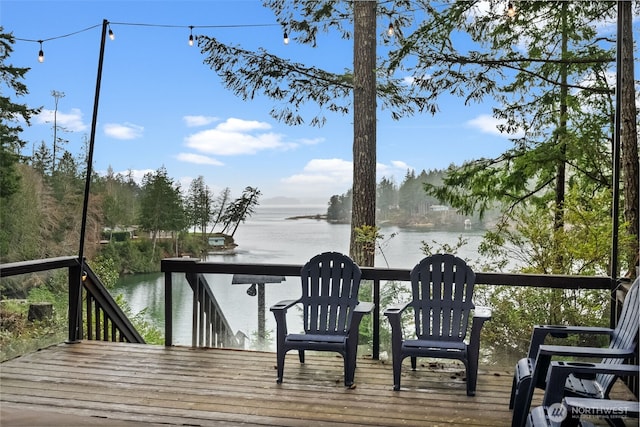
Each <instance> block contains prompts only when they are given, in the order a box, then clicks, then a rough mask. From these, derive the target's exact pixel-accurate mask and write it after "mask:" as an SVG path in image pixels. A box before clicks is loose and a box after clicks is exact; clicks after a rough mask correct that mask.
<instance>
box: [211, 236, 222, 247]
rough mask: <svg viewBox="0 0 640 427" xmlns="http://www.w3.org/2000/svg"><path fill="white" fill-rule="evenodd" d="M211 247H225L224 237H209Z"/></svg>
mask: <svg viewBox="0 0 640 427" xmlns="http://www.w3.org/2000/svg"><path fill="white" fill-rule="evenodd" d="M209 246H214V247H215V246H219V247H222V246H224V236H214V237H209Z"/></svg>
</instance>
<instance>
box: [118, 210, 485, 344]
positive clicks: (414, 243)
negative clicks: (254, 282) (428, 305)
mask: <svg viewBox="0 0 640 427" xmlns="http://www.w3.org/2000/svg"><path fill="white" fill-rule="evenodd" d="M325 212H326V206H268V205H265V206H259V207H258V208H257V210H256V213H255V215H254V216H253V217H251V218H250V219H248V220H247V221H246V222H245V223H244V224H240V227H239V228H238V230H237V232H236V234H235V236H234V238H235V241H236V243H237V244H238V247H237V248H236V251H235V253H234V254H224V255H223V254H220V255H213V254H212V255H210V256H209V258H208V260H209V261H213V262H229V263H234V262H235V263H265V264H304V263H305V262H306V261H307V260H308V259H309V258H311V257H312V256H314V255H316V254H318V253H321V252H324V251H338V252H343V253H348V252H349V232H350V228H349V227H350V226H349V225H348V224H329V223H327V222H326V221H323V220H315V219H296V220H290V219H289V220H288V219H286V218H290V217H294V216H302V215H315V214H323V213H325ZM394 233H395V236H394V237H391V236H392V234H394ZM381 234H383V235H384V237H385V238H384V239H383V241H382V247H383V252H384V257H383V256H382V254H380V253H376V267H382V268H384V267H387V264H386V263H385V258H386V262H388V267H391V268H412V267H413V266H414V265H415V264H417V263H418V262H419V261H420V260H421V259H422V258H423V257H424V254H423V253H422V252H421V250H420V248H421V246H422V243H421V242H422V241H426V242H428V243H429V244H432V246H436V247H437V245H434V244H433V243H432V241H436V242H438V243H439V244H444V243H448V244H451V245H453V244H455V243H456V241H457V240H458V237H459V236H460V235H462V236H463V237H464V238H465V239H468V244H467V245H466V246H464V247H463V248H462V249H461V250H460V251H459V252H458V255H459V256H461V257H463V258H469V259H471V260H475V259H477V258H478V255H477V248H478V244H479V243H480V241H481V236H482V230H479V229H475V230H474V229H471V230H465V229H464V226H463V224H460V226H459V227H458V228H453V229H451V230H448V231H436V230H431V229H413V230H412V229H400V228H397V227H385V228H382V230H381ZM231 278H232V275H209V276H208V277H207V280H208V282H209V284H210V285H211V286H212V288H213V292H214V294H215V296H216V299H217V300H218V302H219V303H220V305H221V306H222V307H223V310H224V314H225V316H226V317H227V320H228V321H229V323H230V324H231V327H232V329H233V330H234V331H242V332H244V333H245V334H246V335H247V336H249V339H250V340H251V338H252V337H253V334H255V331H257V329H258V325H257V323H258V302H257V298H256V297H252V296H249V295H248V294H247V289H248V288H249V285H232V284H231ZM265 288H266V291H265V300H266V307H267V308H266V314H265V318H266V324H265V327H266V330H267V331H270V330H271V331H275V320H274V319H273V315H272V314H271V313H270V312H269V308H268V307H270V306H271V305H273V304H275V303H277V302H278V301H281V300H283V299H292V298H297V297H299V296H300V279H299V278H296V277H291V278H287V280H286V281H285V282H283V283H277V284H266V285H265ZM115 293H122V294H123V295H124V298H125V300H126V301H127V302H128V303H129V305H130V307H131V309H132V311H133V312H134V313H137V312H139V311H141V310H143V309H146V310H147V312H146V315H147V317H148V319H149V320H150V321H151V322H152V323H153V324H155V325H156V326H158V328H160V330H164V277H163V275H162V274H160V273H154V274H140V275H134V276H128V277H124V278H122V279H121V280H120V282H119V283H118V286H117V288H116V290H115ZM173 301H174V307H173V310H174V318H173V327H174V343H175V344H180V345H191V304H192V292H191V288H190V287H189V285H188V284H187V283H186V281H184V279H182V278H178V277H177V275H176V276H175V277H174V294H173ZM299 325H301V323H300V324H298V327H299ZM295 328H296V325H295V324H294V325H291V326H290V330H295ZM273 334H275V332H273ZM250 346H251V344H249V347H250ZM274 348H275V347H273V348H272V350H273V349H274Z"/></svg>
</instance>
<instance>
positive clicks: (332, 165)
mask: <svg viewBox="0 0 640 427" xmlns="http://www.w3.org/2000/svg"><path fill="white" fill-rule="evenodd" d="M103 19H107V20H108V21H109V22H110V23H111V29H112V31H113V32H114V34H115V40H113V41H112V40H107V43H106V47H105V57H104V69H103V76H102V84H101V95H100V104H99V114H98V125H97V132H96V145H95V153H94V170H96V171H98V172H99V173H104V172H105V171H106V170H107V168H108V167H109V166H110V167H111V168H113V170H114V171H115V172H120V173H126V172H127V171H128V170H132V171H133V172H134V176H137V177H138V178H140V177H142V176H143V174H144V173H145V172H149V171H153V170H156V169H158V168H159V167H162V166H164V167H165V168H166V169H167V171H168V173H169V176H171V177H172V178H174V179H175V180H176V181H179V182H180V183H181V184H182V187H183V188H185V189H186V188H188V186H189V183H190V182H191V180H192V179H194V178H196V177H198V176H200V175H202V176H203V177H204V178H205V181H206V182H207V184H208V185H209V186H210V187H211V189H212V190H213V192H214V196H215V194H216V193H217V192H218V191H220V189H222V188H224V187H229V188H231V191H232V195H233V196H236V197H237V196H239V194H240V192H241V191H242V189H243V188H244V187H246V186H253V187H257V188H258V189H260V190H261V191H262V194H263V200H265V199H268V198H273V197H279V196H286V197H295V198H298V199H301V200H303V201H310V200H311V199H313V201H316V202H317V201H320V202H322V203H324V202H325V201H328V199H329V197H330V196H331V195H333V194H342V193H344V192H346V191H347V190H348V189H349V188H350V185H351V174H352V164H351V158H352V152H351V146H352V140H353V130H352V118H351V116H342V115H337V114H328V115H327V123H326V124H325V126H324V127H322V128H317V127H311V126H307V125H303V126H297V127H290V126H287V125H285V124H283V123H279V122H277V121H276V120H274V119H273V118H272V117H271V116H270V115H269V111H270V110H271V108H272V107H273V102H272V101H271V100H270V99H267V98H260V97H257V98H256V99H254V100H251V101H242V100H241V99H239V98H236V97H234V95H233V94H231V93H230V92H229V91H228V90H227V89H225V88H224V87H223V86H222V85H221V84H220V81H219V79H218V77H217V76H216V74H215V73H214V72H213V71H212V70H211V69H209V67H208V66H207V65H206V64H204V63H203V60H204V59H205V56H204V55H203V54H202V53H200V50H199V48H198V47H197V45H194V46H193V47H190V46H189V45H188V37H189V32H190V30H189V26H194V27H196V28H194V29H193V34H194V35H195V36H197V35H198V34H204V35H209V36H213V37H216V38H217V39H219V40H220V41H221V42H223V43H227V44H235V45H238V46H240V47H242V48H244V49H250V50H254V49H257V48H259V47H262V48H264V49H266V50H268V51H269V52H271V53H273V54H276V55H279V56H283V57H286V58H290V59H292V60H295V61H298V62H302V63H305V64H306V65H313V66H317V67H322V68H325V69H328V70H330V71H336V72H342V71H344V70H345V69H352V68H353V66H352V50H353V46H352V41H350V40H342V39H340V38H339V37H337V36H336V35H328V36H325V35H321V36H320V37H319V40H318V46H317V47H316V48H312V47H309V46H301V45H297V44H296V43H294V42H293V41H292V42H291V43H289V44H288V45H285V44H284V43H283V40H282V36H283V31H282V28H281V27H280V26H278V25H277V23H276V22H275V19H274V16H273V14H272V13H271V11H270V10H268V9H265V8H263V7H262V5H261V2H260V1H257V0H245V1H241V0H240V1H239V0H233V1H215V0H211V1H150V0H149V1H135V0H130V1H99V0H93V1H89V0H85V1H56V0H53V1H52V0H49V1H32V0H2V2H1V3H0V25H2V26H3V27H4V30H5V31H7V32H12V33H13V35H14V36H15V37H16V38H20V39H29V40H45V41H44V43H43V45H42V48H43V51H44V54H45V61H44V62H43V63H39V62H38V60H37V59H38V58H37V56H38V50H39V44H38V43H37V42H35V43H34V42H27V41H17V42H16V43H15V44H14V52H13V54H12V55H11V57H10V59H9V62H10V63H11V64H13V65H14V66H18V67H30V68H31V70H30V71H29V72H28V73H27V76H26V79H25V83H26V84H27V86H28V88H29V92H30V93H29V95H28V96H26V97H23V98H21V99H20V102H22V103H27V104H28V105H30V106H32V107H38V106H41V107H43V111H42V113H41V115H40V116H39V117H36V118H35V119H34V120H33V121H32V126H31V127H30V128H27V129H26V130H25V132H24V133H23V139H24V140H26V141H28V143H29V144H28V146H27V147H25V153H26V154H31V150H33V147H34V146H38V145H39V144H40V143H41V141H45V142H46V143H47V144H49V146H50V145H51V142H52V139H53V123H52V118H53V110H54V97H53V96H52V95H51V92H52V91H54V90H55V91H58V92H63V93H64V95H65V96H64V97H63V98H60V99H59V103H58V113H57V122H58V124H59V125H60V126H62V127H63V128H65V129H66V130H67V131H68V132H64V133H62V135H61V136H62V137H63V138H65V139H67V140H68V141H69V142H68V144H67V145H66V147H65V148H66V149H68V150H69V151H71V152H73V153H79V152H80V149H81V147H82V144H83V140H85V139H88V137H89V134H90V127H91V115H92V111H93V100H94V92H95V84H96V71H97V63H98V54H99V45H100V32H101V24H102V20H103ZM130 24H142V25H130ZM383 24H384V23H380V25H383ZM158 26H161V27H158ZM203 26H212V27H214V28H198V27H203ZM90 27H94V28H90ZM87 28H90V29H88V30H86V31H82V30H85V29H87ZM76 32H77V33H76ZM52 38H53V40H47V39H52ZM439 106H440V110H441V112H439V113H438V114H437V115H435V116H431V115H430V114H424V115H418V116H414V117H408V118H404V119H402V120H400V121H394V120H392V119H391V118H390V116H389V115H388V113H386V112H385V111H381V112H379V114H378V128H377V129H378V135H377V146H378V152H377V160H378V178H381V177H382V176H386V177H388V178H393V179H394V180H395V182H396V183H397V184H400V183H401V182H402V179H403V177H404V176H405V174H406V172H407V170H408V169H414V170H416V172H420V171H421V170H422V169H426V170H429V169H444V168H446V167H447V166H448V165H450V164H452V163H455V164H460V163H462V162H463V161H465V160H470V159H474V158H478V157H483V156H484V157H487V156H496V155H498V154H499V153H501V152H503V151H504V150H505V149H506V148H507V147H509V146H510V142H509V140H508V138H507V137H506V136H502V135H499V134H498V133H497V130H496V128H495V124H496V122H495V121H494V119H492V118H491V107H492V105H490V104H483V105H471V106H465V105H464V101H463V100H462V99H457V98H449V99H445V98H443V99H441V101H440V102H439ZM59 136H60V134H59Z"/></svg>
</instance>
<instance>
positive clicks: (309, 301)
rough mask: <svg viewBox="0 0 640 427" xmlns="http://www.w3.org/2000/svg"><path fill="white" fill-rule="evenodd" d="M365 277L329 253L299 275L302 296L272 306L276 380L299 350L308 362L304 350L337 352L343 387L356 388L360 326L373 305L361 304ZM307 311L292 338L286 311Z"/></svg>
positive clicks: (340, 256)
mask: <svg viewBox="0 0 640 427" xmlns="http://www.w3.org/2000/svg"><path fill="white" fill-rule="evenodd" d="M361 275H362V272H361V271H360V268H359V267H358V266H357V265H356V264H355V263H354V262H353V260H351V259H350V258H349V257H348V256H346V255H343V254H341V253H338V252H324V253H322V254H319V255H316V256H314V257H313V258H311V260H309V262H307V263H306V264H305V265H304V266H303V267H302V270H301V271H300V278H301V281H302V297H300V298H299V299H297V300H284V301H280V302H279V303H277V304H274V305H273V306H271V311H272V312H273V315H274V317H275V319H276V345H277V355H276V357H277V377H276V382H277V383H278V384H280V383H282V378H283V373H284V359H285V355H286V353H287V352H288V351H290V350H297V351H298V357H299V359H300V363H304V361H305V360H304V359H305V357H304V354H305V350H313V351H333V352H337V353H339V354H340V355H341V356H342V357H343V359H344V384H345V386H347V387H349V386H351V385H353V380H354V376H355V369H356V356H357V352H358V338H359V335H360V331H359V327H360V321H361V320H362V317H363V316H364V315H365V314H368V313H370V312H371V311H372V310H373V308H374V304H373V303H370V302H359V301H358V290H359V286H360V278H361ZM294 305H300V306H302V309H303V316H302V318H303V323H304V325H303V329H304V333H295V334H290V333H288V328H287V310H288V309H289V308H291V307H293V306H294Z"/></svg>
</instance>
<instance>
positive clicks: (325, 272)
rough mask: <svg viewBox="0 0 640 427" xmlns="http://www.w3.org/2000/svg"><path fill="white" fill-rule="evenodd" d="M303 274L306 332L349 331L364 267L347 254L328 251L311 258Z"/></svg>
mask: <svg viewBox="0 0 640 427" xmlns="http://www.w3.org/2000/svg"><path fill="white" fill-rule="evenodd" d="M300 276H301V278H302V298H301V300H300V302H301V303H302V306H303V314H304V319H303V323H304V330H305V333H307V334H317V335H324V334H336V333H339V334H344V333H346V332H348V330H349V325H350V324H351V318H352V315H353V309H354V308H355V306H356V305H357V304H358V289H359V287H360V277H361V276H362V272H361V271H360V268H359V267H358V266H357V265H356V264H355V263H354V262H353V261H352V260H351V258H349V257H347V256H346V255H343V254H340V253H337V252H325V253H322V254H320V255H316V256H315V257H313V258H311V260H309V262H307V263H306V264H305V265H304V267H303V268H302V271H301V274H300Z"/></svg>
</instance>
